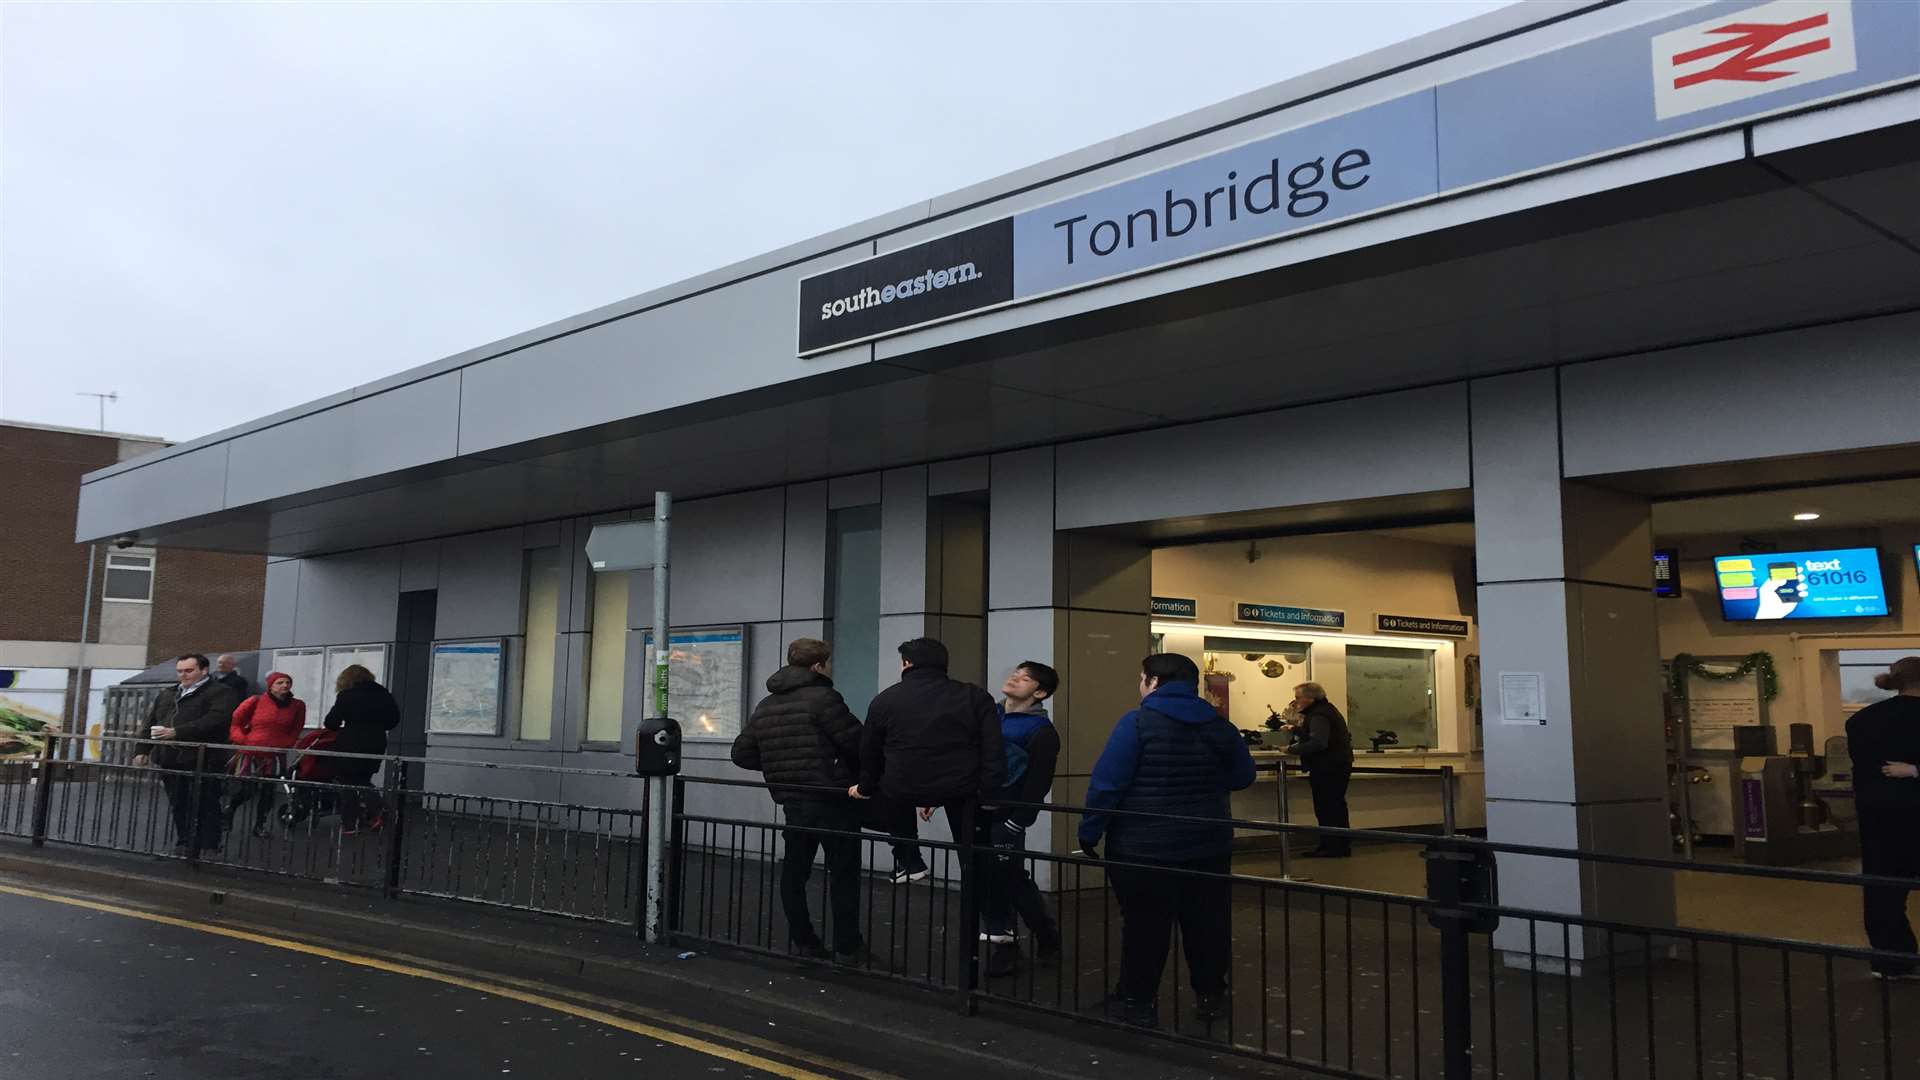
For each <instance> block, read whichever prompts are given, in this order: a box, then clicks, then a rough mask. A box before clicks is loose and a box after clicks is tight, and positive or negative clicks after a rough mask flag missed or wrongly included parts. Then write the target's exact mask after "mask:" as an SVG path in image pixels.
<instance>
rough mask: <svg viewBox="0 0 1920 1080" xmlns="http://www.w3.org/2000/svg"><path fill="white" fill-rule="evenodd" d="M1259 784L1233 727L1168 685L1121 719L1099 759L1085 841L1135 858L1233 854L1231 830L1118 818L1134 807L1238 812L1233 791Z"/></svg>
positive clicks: (1083, 825)
mask: <svg viewBox="0 0 1920 1080" xmlns="http://www.w3.org/2000/svg"><path fill="white" fill-rule="evenodd" d="M1252 783H1253V755H1251V754H1249V753H1247V744H1246V740H1245V739H1243V738H1241V736H1240V732H1239V731H1237V730H1235V728H1234V726H1233V725H1232V724H1230V723H1228V722H1227V721H1226V720H1224V719H1222V718H1221V717H1220V714H1219V713H1217V712H1215V711H1214V708H1213V706H1211V705H1209V704H1207V703H1206V702H1205V701H1204V700H1202V699H1201V698H1200V696H1199V695H1198V694H1197V693H1195V687H1194V684H1192V683H1181V682H1176V683H1163V684H1161V685H1160V686H1159V687H1157V688H1156V689H1155V690H1154V692H1153V693H1151V694H1149V695H1147V697H1146V699H1145V700H1143V701H1141V702H1140V708H1139V709H1137V710H1135V711H1134V712H1130V713H1128V714H1127V715H1125V716H1123V717H1121V718H1120V723H1119V724H1117V725H1115V726H1114V729H1113V734H1112V735H1111V736H1110V737H1109V738H1108V739H1107V746H1106V749H1104V750H1102V751H1101V752H1100V760H1099V761H1098V762H1095V763H1094V766H1093V778H1092V780H1091V781H1090V782H1089V783H1088V785H1087V808H1088V810H1089V811H1090V812H1089V813H1088V814H1087V815H1086V817H1084V818H1082V819H1081V822H1080V841H1081V843H1083V844H1098V843H1099V842H1100V841H1101V838H1102V837H1103V836H1104V837H1105V839H1106V844H1107V853H1108V854H1109V855H1111V856H1112V857H1113V858H1115V859H1121V860H1125V861H1129V862H1186V861H1188V860H1191V859H1202V858H1210V857H1214V856H1219V855H1225V854H1227V853H1228V852H1229V851H1230V850H1231V849H1232V847H1233V827H1232V826H1230V825H1226V824H1219V825H1213V824H1208V823H1206V822H1184V821H1154V820H1150V819H1145V818H1133V817H1125V816H1120V817H1114V816H1111V815H1107V814H1102V813H1098V812H1097V811H1100V810H1132V811H1138V812H1145V813H1157V814H1175V815H1180V816H1183V817H1209V818H1221V819H1224V818H1228V817H1231V816H1232V812H1231V807H1230V804H1229V793H1230V792H1234V791H1239V790H1241V789H1242V788H1245V787H1248V786H1250V785H1252Z"/></svg>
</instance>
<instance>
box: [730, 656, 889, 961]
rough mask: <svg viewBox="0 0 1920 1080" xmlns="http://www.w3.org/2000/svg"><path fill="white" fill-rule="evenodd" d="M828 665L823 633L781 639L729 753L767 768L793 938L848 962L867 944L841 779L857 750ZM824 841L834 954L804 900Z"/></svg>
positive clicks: (854, 817) (811, 952) (852, 818)
mask: <svg viewBox="0 0 1920 1080" xmlns="http://www.w3.org/2000/svg"><path fill="white" fill-rule="evenodd" d="M832 675H833V652H832V649H831V648H830V647H829V646H828V645H827V643H826V642H824V641H821V640H819V639H818V638H804V637H803V638H796V639H794V641H793V643H792V644H791V645H788V646H787V666H786V667H783V668H781V669H780V670H779V671H776V672H774V673H773V675H772V676H770V677H769V678H768V679H767V691H768V696H767V697H765V698H763V699H761V701H760V704H758V705H755V706H754V707H753V715H752V716H751V717H750V718H748V720H747V726H746V728H745V729H744V730H742V731H741V732H740V737H739V738H737V739H735V740H734V741H733V763H734V764H735V765H738V766H740V767H741V768H743V769H755V770H758V771H760V772H762V773H765V774H766V778H767V785H768V788H767V789H768V793H769V794H771V795H772V796H773V801H775V802H777V803H779V804H780V807H781V810H782V812H783V813H784V814H785V815H786V819H787V826H788V828H787V829H786V832H785V837H786V845H787V849H786V854H785V856H784V857H783V858H782V859H781V862H780V903H781V906H782V907H783V908H784V909H785V910H786V914H787V936H788V938H789V939H790V940H791V941H792V943H793V947H794V948H795V949H796V950H798V951H799V952H800V953H801V954H802V955H805V956H809V957H812V958H814V959H816V960H825V959H828V958H829V957H830V956H832V957H838V958H839V959H840V960H842V961H847V962H853V961H857V960H858V959H860V957H861V956H862V955H863V953H864V952H865V948H866V945H865V942H863V941H862V940H861V938H860V841H859V840H858V839H857V834H858V833H859V831H860V812H859V808H858V807H857V806H856V805H855V804H854V803H853V802H852V801H850V800H849V799H848V798H847V796H846V793H845V789H846V786H847V784H848V783H849V782H851V781H852V780H853V778H854V776H855V769H854V765H855V762H857V761H858V760H859V754H860V721H858V720H856V719H854V716H853V713H852V712H851V711H850V710H849V709H848V708H847V703H846V701H845V700H844V699H843V698H841V696H840V691H838V690H835V689H834V688H833V678H832ZM784 785H793V786H791V787H788V786H784ZM814 829H824V830H831V831H832V834H830V835H823V834H822V833H819V832H813V831H810V830H814ZM821 848H825V849H826V853H827V887H828V891H829V893H830V894H831V897H832V900H831V905H832V908H833V928H832V929H833V952H832V953H831V954H830V953H828V952H827V949H826V946H825V945H823V944H822V943H821V939H820V935H819V934H818V933H816V932H815V931H814V928H813V915H812V913H811V912H809V911H808V910H807V878H808V877H810V876H811V875H812V873H813V856H814V852H815V851H817V850H819V849H821Z"/></svg>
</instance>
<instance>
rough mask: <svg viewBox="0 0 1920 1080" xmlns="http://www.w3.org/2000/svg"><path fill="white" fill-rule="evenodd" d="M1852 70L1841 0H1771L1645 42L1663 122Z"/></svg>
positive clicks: (1849, 25)
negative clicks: (1771, 0) (1650, 51)
mask: <svg viewBox="0 0 1920 1080" xmlns="http://www.w3.org/2000/svg"><path fill="white" fill-rule="evenodd" d="M1857 66H1858V60H1857V57H1856V53H1855V48H1854V33H1853V5H1852V3H1850V2H1848V0H1825V2H1820V3H1810V2H1806V0H1778V2H1776V3H1772V4H1762V5H1760V6H1759V7H1756V8H1749V9H1747V10H1745V11H1741V12H1737V13H1735V14H1733V15H1728V16H1723V17H1720V18H1715V19H1708V20H1707V21H1705V22H1699V23H1695V24H1693V25H1692V26H1687V27H1683V28H1681V29H1679V30H1670V31H1668V32H1666V33H1664V34H1658V35H1655V37H1654V39H1653V106H1654V114H1655V115H1656V116H1658V117H1659V118H1660V119H1662V120H1665V119H1668V118H1669V117H1674V116H1684V115H1686V114H1687V113H1691V112H1699V111H1700V110H1702V109H1711V108H1713V107H1715V106H1717V105H1728V104H1731V103H1733V102H1736V101H1744V100H1746V99H1747V98H1754V97H1759V96H1761V95H1762V94H1771V93H1774V92H1776V91H1779V90H1785V89H1787V88H1789V87H1795V86H1804V85H1806V84H1807V83H1811V82H1819V81H1820V80H1822V79H1830V78H1832V77H1834V76H1835V75H1845V74H1847V73H1848V72H1851V71H1853V70H1854V69H1855V68H1856V67H1857Z"/></svg>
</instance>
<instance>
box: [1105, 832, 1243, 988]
mask: <svg viewBox="0 0 1920 1080" xmlns="http://www.w3.org/2000/svg"><path fill="white" fill-rule="evenodd" d="M1115 857H1116V858H1123V857H1124V856H1115ZM1232 867H1233V857H1232V856H1231V855H1215V856H1211V857H1209V858H1204V859H1191V860H1188V861H1186V862H1177V863H1168V864H1167V868H1168V870H1172V871H1179V870H1187V871H1199V872H1201V873H1206V874H1226V873H1228V872H1230V871H1231V870H1232ZM1107 880H1108V881H1110V882H1112V883H1113V895H1114V898H1115V899H1117V900H1119V901H1120V919H1121V922H1120V985H1119V987H1118V988H1117V989H1118V990H1119V992H1120V996H1121V997H1124V998H1126V999H1128V1000H1129V1001H1152V1000H1154V999H1155V998H1156V997H1157V996H1158V995H1159V993H1160V976H1161V974H1162V973H1164V972H1165V971H1166V967H1167V947H1168V945H1169V944H1170V943H1171V942H1172V940H1173V926H1174V923H1176V922H1178V923H1179V924H1180V941H1181V944H1182V946H1183V948H1184V951H1185V952H1186V954H1187V979H1188V984H1189V985H1191V986H1192V987H1193V992H1194V993H1196V994H1207V995H1212V994H1221V993H1225V992H1226V989H1227V965H1228V964H1229V963H1230V962H1231V960H1232V952H1233V928H1232V925H1231V921H1232V918H1233V885H1232V883H1231V882H1228V881H1225V880H1220V879H1215V878H1204V877H1192V876H1190V875H1188V874H1182V873H1169V872H1167V871H1162V870H1144V869H1137V868H1132V867H1125V866H1109V867H1108V868H1107Z"/></svg>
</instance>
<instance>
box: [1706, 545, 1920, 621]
mask: <svg viewBox="0 0 1920 1080" xmlns="http://www.w3.org/2000/svg"><path fill="white" fill-rule="evenodd" d="M1713 573H1714V577H1715V579H1716V584H1717V585H1718V587H1719V589H1720V613H1721V614H1722V615H1724V616H1725V617H1726V618H1727V620H1728V621H1730V622H1771V621H1773V620H1776V619H1864V618H1873V617H1875V616H1882V615H1886V614H1887V590H1886V587H1885V586H1884V585H1883V584H1882V583H1881V580H1880V552H1879V551H1878V550H1877V549H1875V548H1836V549H1833V550H1830V551H1782V552H1777V553H1774V554H1767V555H1722V556H1719V557H1718V558H1716V559H1714V560H1713Z"/></svg>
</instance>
